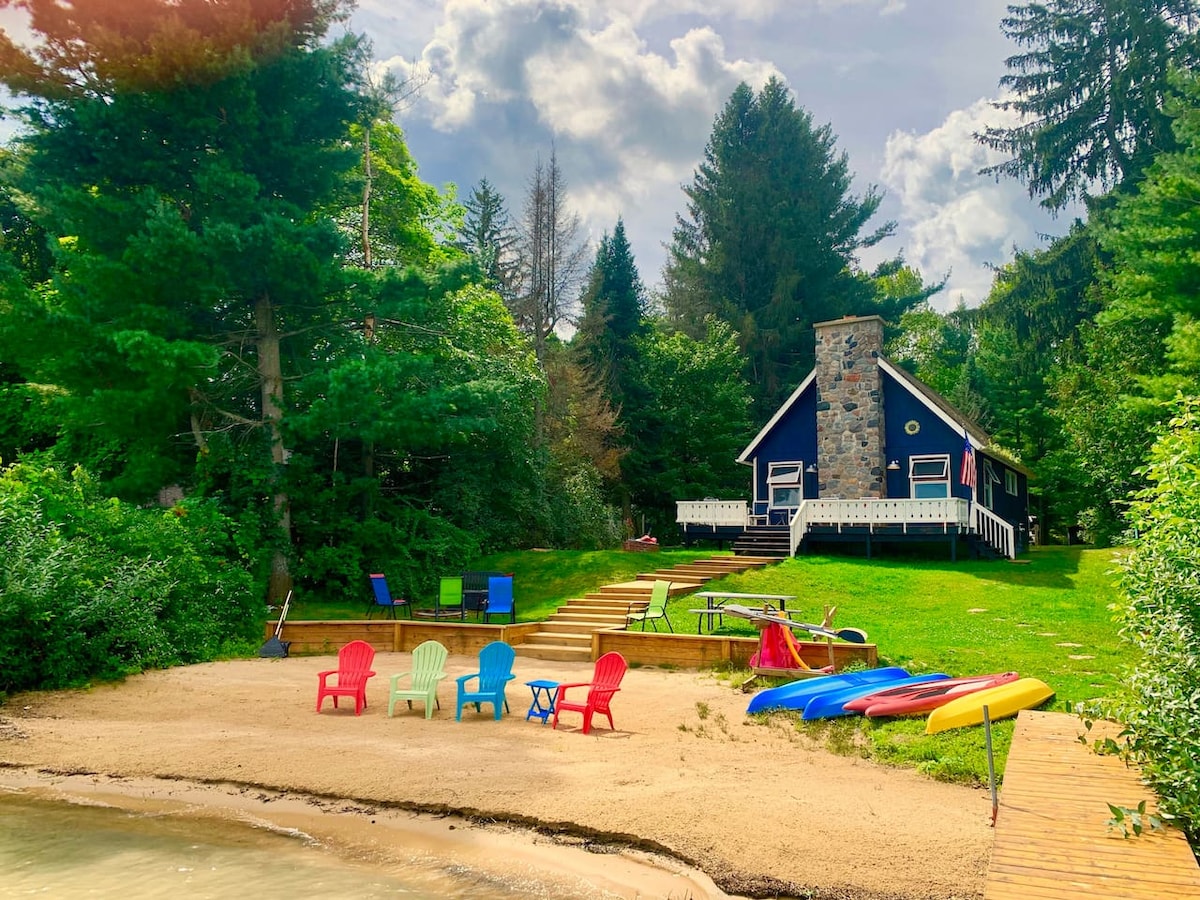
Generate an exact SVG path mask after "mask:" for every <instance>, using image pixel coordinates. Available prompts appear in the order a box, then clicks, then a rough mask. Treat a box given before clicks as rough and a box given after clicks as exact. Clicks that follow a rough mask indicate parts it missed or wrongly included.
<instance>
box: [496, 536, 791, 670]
mask: <svg viewBox="0 0 1200 900" xmlns="http://www.w3.org/2000/svg"><path fill="white" fill-rule="evenodd" d="M775 562H779V560H778V559H777V558H774V559H773V558H767V557H751V556H736V557H734V556H714V557H711V558H709V559H702V560H697V561H696V562H692V563H680V564H679V565H677V566H674V567H672V568H670V569H656V570H654V571H653V572H646V573H639V574H638V576H637V580H636V581H624V582H620V583H619V584H606V585H604V586H603V587H601V588H598V589H597V590H595V591H592V592H590V593H588V594H587V595H585V596H583V597H580V598H578V599H574V600H568V601H567V603H566V605H565V606H560V607H559V608H558V612H555V613H552V614H551V615H550V616H549V618H547V619H546V620H545V621H544V622H542V623H541V627H540V629H539V630H538V631H536V632H534V633H533V634H530V635H528V636H527V637H526V638H525V640H524V642H522V643H520V644H515V645H514V648H515V649H516V651H517V654H518V655H519V656H528V657H531V658H533V659H553V660H577V661H579V662H591V661H592V633H593V632H595V631H600V630H602V629H621V628H624V627H625V621H626V619H625V616H626V615H627V614H628V613H630V612H636V611H637V610H639V609H644V608H645V607H646V606H647V605H648V604H649V602H650V592H651V591H652V590H653V589H654V582H655V581H660V580H661V581H669V582H671V589H670V592H669V595H670V596H671V597H677V596H679V595H680V594H690V593H691V592H692V591H695V590H698V589H699V588H700V586H701V585H703V584H707V583H708V582H709V581H712V580H713V579H715V578H723V577H724V576H726V575H729V574H730V573H733V572H744V571H746V570H747V569H757V568H761V567H763V566H766V565H769V564H770V563H775Z"/></svg>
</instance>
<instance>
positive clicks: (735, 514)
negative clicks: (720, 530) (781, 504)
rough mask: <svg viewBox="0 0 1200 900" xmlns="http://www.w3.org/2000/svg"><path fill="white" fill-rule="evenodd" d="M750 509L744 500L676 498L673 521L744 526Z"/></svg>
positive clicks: (713, 526)
mask: <svg viewBox="0 0 1200 900" xmlns="http://www.w3.org/2000/svg"><path fill="white" fill-rule="evenodd" d="M749 515H750V510H749V509H748V508H747V506H746V502H745V501H744V500H677V501H676V502H675V521H676V522H678V523H679V524H680V525H707V526H710V527H712V528H716V527H717V526H719V525H735V526H738V527H741V528H745V527H746V524H747V523H748V522H749Z"/></svg>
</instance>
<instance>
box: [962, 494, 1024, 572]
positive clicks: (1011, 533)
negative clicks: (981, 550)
mask: <svg viewBox="0 0 1200 900" xmlns="http://www.w3.org/2000/svg"><path fill="white" fill-rule="evenodd" d="M971 529H972V530H973V531H974V532H975V533H976V534H978V535H979V536H980V537H981V538H983V539H984V540H985V541H987V542H988V543H989V544H991V545H992V546H993V547H995V548H996V549H997V550H998V551H1000V552H1001V553H1003V554H1004V555H1005V556H1007V557H1008V558H1009V559H1016V558H1017V530H1016V529H1015V528H1014V527H1013V526H1012V525H1010V524H1009V523H1008V522H1005V521H1004V520H1003V519H1002V518H1000V517H999V516H998V515H996V514H995V513H994V512H992V511H991V510H990V509H988V508H987V507H986V506H980V505H979V504H978V503H976V504H975V505H974V506H973V507H972V508H971Z"/></svg>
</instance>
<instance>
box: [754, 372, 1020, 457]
mask: <svg viewBox="0 0 1200 900" xmlns="http://www.w3.org/2000/svg"><path fill="white" fill-rule="evenodd" d="M877 359H878V362H879V368H880V369H881V370H882V371H883V372H885V373H887V375H888V376H890V377H891V379H892V380H893V381H895V382H896V383H897V384H899V385H900V386H901V387H902V388H904V389H905V390H907V391H908V392H909V393H910V394H912V395H913V396H914V397H915V398H916V399H917V400H918V401H919V402H920V403H921V404H923V405H924V406H925V407H926V408H927V409H928V410H929V411H930V412H932V413H933V414H934V415H935V416H937V417H938V418H939V419H941V420H942V421H943V422H945V423H946V425H947V426H948V427H950V428H951V429H952V430H954V431H965V432H966V434H967V439H968V440H969V441H970V442H971V446H972V447H974V448H975V449H976V450H981V451H983V452H985V453H987V454H988V455H989V456H994V457H996V458H998V459H1001V460H1003V462H1004V463H1005V465H1007V466H1010V467H1012V468H1014V469H1016V470H1017V471H1019V472H1021V473H1023V474H1025V475H1031V474H1032V473H1031V472H1030V471H1029V470H1028V469H1027V468H1025V467H1024V466H1023V465H1021V464H1020V463H1018V462H1017V461H1016V460H1014V459H1012V457H1010V456H1009V455H1008V454H1007V453H1005V452H1003V451H1000V450H997V449H996V448H993V447H991V443H992V439H991V437H990V436H989V435H988V433H987V432H986V431H984V430H983V429H982V428H980V427H979V426H978V425H976V424H975V423H974V422H972V421H971V420H970V419H968V418H967V417H966V416H964V415H963V414H962V413H961V412H959V411H958V410H957V409H955V408H954V407H953V406H952V405H951V404H950V401H948V400H947V399H946V398H945V397H943V396H942V395H941V394H939V393H938V392H937V391H935V390H934V389H933V388H931V387H930V386H929V385H927V384H925V382H923V381H921V379H919V378H917V376H915V375H913V374H912V373H911V372H908V371H906V370H905V369H902V368H900V367H899V366H897V365H894V364H893V363H890V362H888V361H887V359H886V358H884V357H883V356H882V355H881V356H879V357H877ZM816 377H817V370H816V369H815V368H814V369H813V370H812V371H811V372H809V373H808V377H807V378H805V379H804V380H803V381H802V382H800V386H799V387H797V388H796V389H795V390H794V391H792V393H791V395H790V396H789V397H788V398H787V400H785V401H784V402H783V404H782V405H780V407H779V409H777V410H776V411H775V415H773V416H771V419H770V421H769V422H767V424H766V425H764V426H763V427H762V428H761V429H760V430H759V432H758V434H757V435H755V436H754V440H752V441H751V442H750V443H749V444H748V445H747V446H746V449H745V450H743V451H742V452H741V455H740V456H738V458H737V461H738V462H740V463H742V464H743V465H751V462H750V457H751V456H753V455H754V452H755V451H756V450H757V449H758V446H759V444H761V443H762V441H763V440H764V439H765V438H766V436H767V435H768V434H770V433H771V431H772V430H773V429H774V428H775V426H776V425H777V424H778V423H779V420H780V419H782V418H783V417H784V416H786V415H787V414H788V412H789V411H790V410H791V408H792V407H793V406H795V405H796V403H797V402H798V401H799V400H800V398H801V397H802V396H803V395H804V392H805V391H807V390H808V388H809V386H810V385H812V383H813V382H814V381H815V380H816Z"/></svg>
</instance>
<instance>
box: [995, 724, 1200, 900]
mask: <svg viewBox="0 0 1200 900" xmlns="http://www.w3.org/2000/svg"><path fill="white" fill-rule="evenodd" d="M1119 730H1120V729H1119V728H1118V727H1117V726H1116V725H1113V724H1111V723H1103V722H1101V723H1096V726H1095V727H1093V729H1092V731H1091V733H1090V734H1087V743H1086V744H1085V743H1081V742H1080V741H1079V736H1080V735H1083V734H1085V730H1084V728H1083V725H1082V723H1081V722H1080V720H1079V719H1078V718H1077V717H1075V716H1070V715H1066V714H1064V713H1048V712H1037V711H1034V710H1025V711H1023V712H1022V713H1021V714H1020V716H1019V718H1018V719H1017V726H1016V729H1015V731H1014V732H1013V741H1012V748H1011V749H1010V750H1009V756H1008V763H1007V765H1006V767H1005V773H1004V788H1003V790H1002V791H1001V794H1000V806H999V813H998V815H997V818H996V838H995V842H994V844H993V847H992V857H991V862H990V864H989V866H988V875H987V885H986V887H985V889H984V900H1038V898H1054V900H1072V898H1080V900H1082V898H1085V897H1086V898H1088V900H1093V898H1112V900H1169V898H1183V897H1188V898H1196V897H1200V866H1197V864H1196V858H1195V857H1194V856H1193V855H1192V851H1191V848H1190V847H1189V846H1188V843H1187V840H1186V839H1185V838H1184V836H1183V832H1181V831H1179V830H1178V829H1177V828H1173V827H1165V828H1161V829H1156V830H1154V831H1152V832H1151V831H1147V832H1144V833H1143V834H1142V835H1141V836H1140V837H1136V838H1125V837H1124V836H1122V834H1121V832H1120V831H1119V830H1116V829H1112V828H1110V827H1109V826H1108V821H1109V819H1110V818H1112V812H1111V811H1110V810H1109V808H1108V804H1109V803H1112V804H1115V805H1118V806H1125V807H1129V808H1135V807H1136V806H1137V805H1138V804H1139V803H1140V802H1141V801H1142V800H1146V801H1147V804H1146V808H1147V811H1148V812H1154V811H1155V810H1156V808H1157V807H1156V803H1155V798H1154V796H1153V793H1152V792H1151V791H1150V789H1149V788H1148V787H1146V785H1144V784H1143V783H1142V781H1141V778H1140V773H1139V771H1138V769H1137V767H1136V766H1132V765H1126V763H1125V762H1124V761H1123V760H1121V759H1120V758H1119V757H1116V756H1099V755H1097V754H1096V753H1095V752H1094V751H1093V750H1092V749H1091V742H1092V741H1093V740H1095V739H1098V738H1103V737H1106V736H1108V737H1116V735H1117V734H1118V733H1119Z"/></svg>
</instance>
